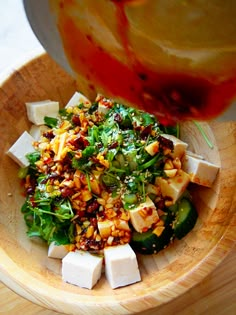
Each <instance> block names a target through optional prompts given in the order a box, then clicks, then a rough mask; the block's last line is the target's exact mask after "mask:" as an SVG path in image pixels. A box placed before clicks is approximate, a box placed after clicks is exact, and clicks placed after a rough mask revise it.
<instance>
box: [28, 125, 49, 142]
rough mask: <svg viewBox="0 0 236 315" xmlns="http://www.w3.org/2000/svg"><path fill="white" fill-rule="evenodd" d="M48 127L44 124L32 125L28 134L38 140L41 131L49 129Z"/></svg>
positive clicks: (41, 133)
mask: <svg viewBox="0 0 236 315" xmlns="http://www.w3.org/2000/svg"><path fill="white" fill-rule="evenodd" d="M49 129H50V128H49V127H48V126H46V125H39V126H36V125H32V126H31V128H30V131H29V134H30V135H31V136H32V137H33V138H34V139H35V140H36V141H38V140H39V139H40V138H41V136H42V135H43V133H44V132H45V131H47V130H49Z"/></svg>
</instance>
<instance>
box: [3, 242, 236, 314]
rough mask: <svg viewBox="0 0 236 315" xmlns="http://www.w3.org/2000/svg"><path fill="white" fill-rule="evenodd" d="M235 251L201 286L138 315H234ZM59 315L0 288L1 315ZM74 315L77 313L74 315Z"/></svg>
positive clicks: (235, 295) (235, 302) (235, 303)
mask: <svg viewBox="0 0 236 315" xmlns="http://www.w3.org/2000/svg"><path fill="white" fill-rule="evenodd" d="M235 264H236V247H235V248H234V249H233V250H232V251H231V253H229V255H228V256H227V257H226V258H225V260H223V261H222V263H221V264H220V265H219V266H218V267H217V268H216V269H215V270H214V271H213V272H212V273H211V274H210V275H209V276H207V277H206V278H205V279H204V280H203V281H202V282H201V283H199V284H198V285H197V286H196V287H194V288H192V289H190V290H189V291H188V292H186V293H185V294H183V295H182V296H180V297H178V298H176V299H174V300H173V301H171V302H169V303H167V304H166V305H163V306H160V307H159V308H157V309H156V310H154V311H151V310H149V311H148V312H142V313H139V314H140V315H141V314H142V315H152V314H153V315H154V314H160V315H172V314H173V315H189V314H193V315H204V314H207V315H234V314H236V272H235ZM21 311H23V312H24V315H62V314H63V313H58V312H54V311H51V310H48V309H46V308H43V307H41V306H38V305H36V304H33V303H32V302H30V301H27V300H25V299H24V298H22V297H20V296H19V295H17V294H16V293H14V292H13V291H11V290H10V289H9V288H7V287H6V286H4V284H2V283H1V284H0V314H2V315H15V314H17V313H20V312H21ZM74 314H76V312H75V313H74Z"/></svg>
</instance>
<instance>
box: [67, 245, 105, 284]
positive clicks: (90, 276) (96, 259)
mask: <svg viewBox="0 0 236 315" xmlns="http://www.w3.org/2000/svg"><path fill="white" fill-rule="evenodd" d="M102 262H103V257H102V256H98V255H92V254H90V253H89V252H85V251H79V250H78V251H75V252H69V253H68V254H67V255H66V256H65V257H64V258H63V259H62V279H63V281H65V282H69V283H71V284H74V285H77V286H79V287H82V288H87V289H92V288H93V287H94V285H95V284H96V283H97V282H98V280H99V279H100V277H101V273H102Z"/></svg>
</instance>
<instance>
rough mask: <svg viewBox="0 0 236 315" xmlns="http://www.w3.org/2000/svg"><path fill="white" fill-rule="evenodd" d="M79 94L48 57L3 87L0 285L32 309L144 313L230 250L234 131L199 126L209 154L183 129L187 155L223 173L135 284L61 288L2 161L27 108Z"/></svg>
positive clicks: (190, 129) (231, 125) (145, 261)
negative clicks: (182, 231) (186, 226)
mask: <svg viewBox="0 0 236 315" xmlns="http://www.w3.org/2000/svg"><path fill="white" fill-rule="evenodd" d="M78 88H79V87H78V86H77V84H76V82H75V81H74V80H73V79H72V78H71V77H70V76H69V75H67V74H66V73H65V72H64V71H63V70H61V69H60V68H59V67H58V66H57V65H56V64H55V63H54V62H53V61H52V60H51V59H50V58H49V56H48V55H46V54H42V55H37V56H35V57H34V58H32V59H31V60H30V61H27V62H26V63H25V64H23V66H20V67H17V68H15V69H13V70H12V71H11V73H10V75H9V76H5V77H4V78H2V79H1V85H0V107H1V108H0V110H1V115H0V128H1V130H0V131H1V133H0V134H1V137H0V152H1V168H0V179H1V190H0V240H1V241H0V280H1V281H3V283H5V284H6V285H7V286H9V287H10V288H11V289H12V290H14V291H15V292H17V293H18V294H20V295H22V296H23V297H25V298H27V299H29V300H31V301H32V302H34V303H37V304H39V305H41V306H44V307H47V308H50V309H52V310H56V311H58V312H64V313H67V314H72V313H73V314H75V313H76V314H102V315H106V314H109V315H110V314H135V313H138V312H141V311H144V310H145V311H147V312H148V310H151V309H152V310H153V309H155V308H156V307H158V306H160V305H161V304H164V303H166V302H168V301H170V300H172V299H174V298H176V297H177V296H179V295H181V294H182V293H184V292H186V291H187V290H188V289H190V288H191V287H193V286H194V285H196V284H197V283H199V282H200V281H201V280H202V279H203V278H204V277H206V276H207V275H208V274H209V273H210V272H211V271H212V270H213V269H214V268H215V267H216V266H217V265H218V264H219V263H220V262H221V261H222V260H223V259H224V258H225V256H226V255H227V253H228V252H229V251H230V250H231V249H232V247H233V245H234V243H235V240H236V228H235V227H236V224H235V223H236V215H235V206H236V200H235V196H236V189H235V183H236V158H235V156H236V123H235V122H228V123H217V122H212V123H210V124H207V123H202V127H203V128H204V130H205V132H206V134H207V135H208V137H209V138H210V140H211V141H212V143H213V144H214V148H213V149H210V148H209V146H208V145H207V144H206V142H205V140H204V139H203V137H202V136H201V135H200V133H199V131H198V129H197V128H196V126H195V125H194V124H192V123H185V124H183V126H182V128H181V131H182V132H181V134H182V138H183V139H185V140H187V141H188V142H189V144H190V149H192V150H194V151H196V152H197V153H199V154H201V155H203V156H204V157H205V158H206V159H208V160H210V161H211V162H214V163H216V164H218V165H219V166H220V167H221V169H220V172H219V174H218V177H217V179H216V181H215V183H214V185H213V187H212V188H202V187H197V186H196V188H195V189H194V191H193V195H194V200H195V205H196V207H197V210H198V212H199V219H198V221H197V224H196V226H195V228H194V230H193V231H192V232H191V233H189V234H188V235H187V237H185V238H184V239H182V240H181V241H175V242H174V243H173V244H172V245H171V246H169V247H168V248H167V249H165V250H163V251H162V252H160V253H159V254H157V255H153V256H142V255H138V261H139V266H140V269H141V276H142V281H141V282H139V283H136V284H134V285H130V286H128V287H123V288H119V289H116V290H112V289H111V288H110V287H109V285H108V283H107V281H106V279H105V277H102V278H101V280H100V281H99V283H98V284H97V285H96V286H95V288H94V289H93V290H87V289H82V288H79V287H76V286H72V285H70V284H67V283H64V282H63V281H62V279H61V274H60V272H61V263H60V261H57V260H54V259H51V258H48V257H47V245H46V244H44V243H43V242H37V241H32V240H30V239H28V238H27V236H26V226H25V223H24V220H23V216H22V214H21V213H20V207H21V204H22V203H23V200H24V197H23V196H22V195H21V193H22V189H21V187H20V183H19V180H18V178H17V171H18V166H17V165H16V164H15V163H14V162H13V161H12V160H11V159H10V158H9V157H8V156H7V155H6V154H5V152H6V151H7V150H8V149H9V147H10V146H11V145H12V144H13V143H14V142H15V140H16V139H17V138H18V137H19V135H20V134H21V133H22V132H23V131H24V130H28V129H29V127H30V123H29V122H28V120H27V117H26V109H25V104H24V103H25V102H27V101H37V100H43V99H52V100H57V101H60V103H61V105H62V106H63V105H65V104H66V102H67V101H68V100H69V98H70V97H71V96H72V94H73V93H74V91H75V90H77V89H78Z"/></svg>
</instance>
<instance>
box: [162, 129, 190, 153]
mask: <svg viewBox="0 0 236 315" xmlns="http://www.w3.org/2000/svg"><path fill="white" fill-rule="evenodd" d="M161 136H162V137H164V138H166V139H168V140H171V141H172V142H173V145H174V150H173V152H172V153H170V156H171V157H173V158H176V157H178V158H179V159H181V158H182V157H183V155H184V154H185V152H186V149H187V147H188V144H187V143H186V142H183V141H181V140H180V139H178V138H176V137H175V136H173V135H168V134H162V135H161Z"/></svg>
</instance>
